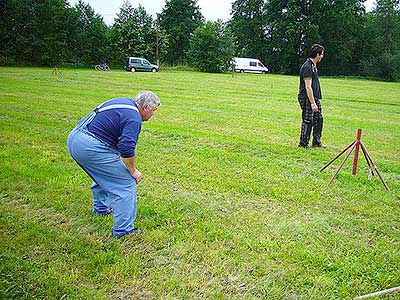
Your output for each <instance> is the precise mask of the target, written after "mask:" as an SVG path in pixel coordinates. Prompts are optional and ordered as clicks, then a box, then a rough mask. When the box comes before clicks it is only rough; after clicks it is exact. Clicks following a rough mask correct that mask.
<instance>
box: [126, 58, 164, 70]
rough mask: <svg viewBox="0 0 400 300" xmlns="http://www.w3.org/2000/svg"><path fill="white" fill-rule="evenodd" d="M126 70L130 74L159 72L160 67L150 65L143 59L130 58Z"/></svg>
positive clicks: (127, 60)
mask: <svg viewBox="0 0 400 300" xmlns="http://www.w3.org/2000/svg"><path fill="white" fill-rule="evenodd" d="M124 67H125V70H127V71H130V72H136V71H147V72H158V69H159V68H158V66H157V65H153V64H151V63H149V61H148V60H147V59H145V58H141V57H128V58H127V59H126V62H125V65H124Z"/></svg>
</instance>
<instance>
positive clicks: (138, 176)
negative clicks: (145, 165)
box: [121, 156, 142, 183]
mask: <svg viewBox="0 0 400 300" xmlns="http://www.w3.org/2000/svg"><path fill="white" fill-rule="evenodd" d="M121 159H122V161H123V162H124V164H125V166H126V167H127V168H128V170H129V172H130V173H131V175H132V177H133V178H135V180H136V183H139V182H140V180H142V173H140V171H139V170H138V169H136V165H135V157H134V156H132V157H126V158H125V157H122V158H121Z"/></svg>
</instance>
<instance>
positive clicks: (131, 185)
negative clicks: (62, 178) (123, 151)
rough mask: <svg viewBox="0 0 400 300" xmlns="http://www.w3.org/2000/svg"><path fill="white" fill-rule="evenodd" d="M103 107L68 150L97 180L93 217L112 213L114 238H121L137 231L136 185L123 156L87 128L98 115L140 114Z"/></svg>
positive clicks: (83, 122)
mask: <svg viewBox="0 0 400 300" xmlns="http://www.w3.org/2000/svg"><path fill="white" fill-rule="evenodd" d="M101 105H102V104H101ZM101 105H99V106H98V107H97V108H96V109H95V110H94V111H92V112H90V113H89V114H88V115H87V116H86V117H84V118H82V119H81V120H80V121H79V122H78V125H77V126H76V127H75V128H74V129H73V130H72V131H71V133H70V134H69V136H68V140H67V147H68V151H69V153H70V154H71V156H72V158H73V159H74V160H75V161H76V162H77V163H78V164H79V166H80V167H81V168H82V169H83V170H84V171H85V172H86V173H87V174H88V175H89V176H90V177H91V178H92V179H93V184H92V186H91V190H92V194H93V214H96V215H106V214H108V213H110V212H111V211H112V214H113V217H114V226H113V228H112V234H113V236H114V237H119V236H122V235H125V234H129V233H131V232H132V231H133V229H134V227H133V223H134V221H135V218H136V181H135V179H134V178H133V177H132V175H131V173H130V172H129V170H128V169H127V167H126V166H125V164H124V163H123V161H122V160H121V156H120V154H119V152H118V151H117V150H115V149H113V148H112V147H110V146H109V145H107V144H106V143H104V142H102V141H101V140H99V139H98V138H97V137H96V136H94V135H93V134H92V133H91V132H89V131H88V130H87V126H88V125H89V124H90V122H92V120H93V119H94V117H95V116H96V113H100V112H102V111H105V110H109V109H120V108H127V109H133V110H136V111H137V108H136V107H135V106H133V105H123V104H117V105H109V106H106V107H104V108H101ZM111 208H112V210H111Z"/></svg>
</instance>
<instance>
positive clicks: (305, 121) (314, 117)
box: [298, 97, 324, 147]
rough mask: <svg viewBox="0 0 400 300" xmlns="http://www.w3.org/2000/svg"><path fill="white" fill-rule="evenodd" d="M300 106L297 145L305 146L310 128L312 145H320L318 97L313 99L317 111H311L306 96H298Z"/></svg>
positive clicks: (319, 107)
mask: <svg viewBox="0 0 400 300" xmlns="http://www.w3.org/2000/svg"><path fill="white" fill-rule="evenodd" d="M298 100H299V104H300V108H301V110H302V114H301V117H302V124H301V133H300V143H299V146H302V147H306V146H308V143H309V141H310V136H311V130H313V141H312V145H313V146H318V145H321V136H322V125H323V121H324V119H323V116H322V106H321V102H320V100H319V99H315V103H316V104H317V106H318V111H317V112H313V111H312V109H311V103H310V101H308V99H307V98H304V97H298Z"/></svg>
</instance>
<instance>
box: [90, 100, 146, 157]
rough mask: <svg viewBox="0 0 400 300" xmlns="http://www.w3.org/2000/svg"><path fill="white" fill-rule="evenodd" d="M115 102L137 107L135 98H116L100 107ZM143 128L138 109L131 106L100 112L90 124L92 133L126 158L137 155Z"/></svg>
mask: <svg viewBox="0 0 400 300" xmlns="http://www.w3.org/2000/svg"><path fill="white" fill-rule="evenodd" d="M115 104H123V105H130V106H133V107H136V103H135V102H134V99H131V98H115V99H111V100H108V101H106V102H105V103H104V104H103V105H102V106H101V107H100V109H101V108H104V107H107V106H109V105H115ZM141 129H142V117H141V116H140V114H139V112H138V111H136V110H132V109H129V108H113V109H109V110H105V111H102V112H98V113H97V114H96V116H95V117H94V119H93V121H92V122H91V123H90V124H89V125H88V130H89V131H90V132H91V133H93V134H94V135H95V136H96V137H97V138H98V139H100V140H101V141H103V142H105V143H106V144H108V145H110V146H111V147H112V148H114V149H116V150H117V151H118V152H119V153H120V154H121V156H122V157H124V158H127V157H132V156H135V148H136V143H137V141H138V139H139V133H140V130H141Z"/></svg>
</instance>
